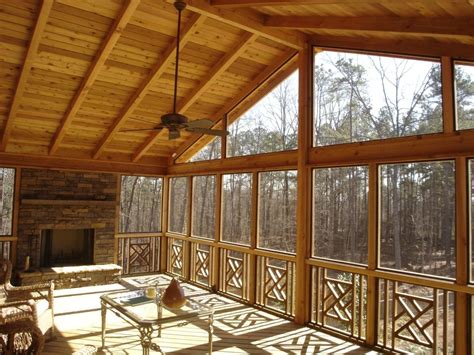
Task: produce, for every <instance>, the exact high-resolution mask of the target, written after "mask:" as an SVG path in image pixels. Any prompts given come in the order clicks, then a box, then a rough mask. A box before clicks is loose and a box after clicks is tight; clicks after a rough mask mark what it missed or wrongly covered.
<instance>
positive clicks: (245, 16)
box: [168, 0, 306, 50]
mask: <svg viewBox="0 0 474 355" xmlns="http://www.w3.org/2000/svg"><path fill="white" fill-rule="evenodd" d="M168 1H171V0H168ZM187 4H188V6H187V8H188V9H189V10H191V11H193V12H197V13H200V14H202V15H206V16H209V17H210V18H213V19H215V20H218V21H221V22H224V23H226V24H229V25H232V26H235V27H237V28H240V29H242V30H245V31H247V32H251V33H255V34H257V35H259V36H262V37H265V38H268V39H270V40H272V41H275V42H277V43H280V44H283V45H285V46H287V47H290V48H293V49H297V50H299V49H301V48H302V47H303V46H304V44H305V43H306V36H305V35H304V34H303V33H295V32H289V31H283V30H275V29H270V28H266V27H265V26H264V24H263V23H264V18H263V16H262V15H260V14H258V13H255V12H253V11H252V12H247V11H243V10H233V11H229V10H225V9H218V8H216V7H213V6H211V5H210V4H209V3H208V2H207V1H205V0H188V1H187Z"/></svg>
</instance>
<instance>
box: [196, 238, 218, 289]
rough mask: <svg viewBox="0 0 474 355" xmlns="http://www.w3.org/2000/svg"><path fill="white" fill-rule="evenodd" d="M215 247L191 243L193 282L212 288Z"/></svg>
mask: <svg viewBox="0 0 474 355" xmlns="http://www.w3.org/2000/svg"><path fill="white" fill-rule="evenodd" d="M213 253H214V249H213V247H211V246H209V245H204V244H199V243H191V280H193V281H194V282H197V283H200V284H203V285H205V286H211V273H212V255H213Z"/></svg>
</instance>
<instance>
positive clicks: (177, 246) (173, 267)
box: [168, 238, 184, 276]
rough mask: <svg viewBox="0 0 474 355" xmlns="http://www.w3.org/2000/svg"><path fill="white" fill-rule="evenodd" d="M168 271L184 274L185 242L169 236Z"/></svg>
mask: <svg viewBox="0 0 474 355" xmlns="http://www.w3.org/2000/svg"><path fill="white" fill-rule="evenodd" d="M168 272H170V273H172V274H175V275H179V276H184V243H183V241H182V240H180V239H173V238H168Z"/></svg>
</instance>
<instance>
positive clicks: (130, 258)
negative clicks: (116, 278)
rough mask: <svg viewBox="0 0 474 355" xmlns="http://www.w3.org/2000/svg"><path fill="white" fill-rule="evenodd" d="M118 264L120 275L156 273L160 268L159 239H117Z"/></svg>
mask: <svg viewBox="0 0 474 355" xmlns="http://www.w3.org/2000/svg"><path fill="white" fill-rule="evenodd" d="M118 244H119V245H118V262H119V264H120V266H122V274H124V275H128V274H136V273H147V272H157V271H159V268H160V237H133V238H119V240H118Z"/></svg>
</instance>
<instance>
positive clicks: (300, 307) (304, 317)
mask: <svg viewBox="0 0 474 355" xmlns="http://www.w3.org/2000/svg"><path fill="white" fill-rule="evenodd" d="M298 60H299V88H298V90H299V105H298V112H299V113H298V200H297V208H296V225H297V227H296V289H295V302H296V304H295V321H296V323H298V324H304V323H306V322H307V321H308V320H309V319H310V317H309V313H310V312H309V309H310V282H309V274H310V273H309V272H308V266H307V265H306V258H307V257H309V255H310V249H311V248H310V239H311V238H310V235H309V231H310V228H309V226H310V224H311V218H310V216H311V214H310V211H311V198H310V196H311V179H310V175H311V174H310V170H309V169H308V165H307V163H308V151H309V149H311V141H312V139H311V137H312V131H313V130H312V127H311V122H312V117H311V97H312V95H311V87H312V62H313V52H312V47H311V46H310V45H306V46H305V48H304V49H302V50H301V51H300V52H299V58H298Z"/></svg>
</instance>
